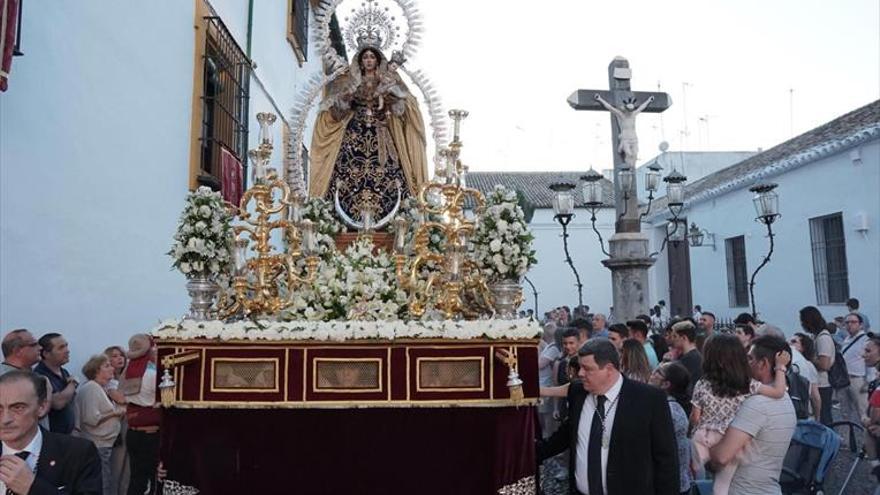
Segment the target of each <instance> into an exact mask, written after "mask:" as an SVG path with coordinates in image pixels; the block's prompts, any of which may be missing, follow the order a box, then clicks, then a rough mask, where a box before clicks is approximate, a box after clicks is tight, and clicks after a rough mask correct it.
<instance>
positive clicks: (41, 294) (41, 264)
mask: <svg viewBox="0 0 880 495" xmlns="http://www.w3.org/2000/svg"><path fill="white" fill-rule="evenodd" d="M24 7H25V8H24V10H23V16H22V24H21V26H22V27H21V32H20V34H21V46H20V49H21V51H22V52H23V53H24V55H23V56H19V57H15V59H14V61H13V65H12V72H11V75H10V78H9V89H8V90H7V91H6V92H4V93H0V332H2V333H5V332H6V331H8V330H10V329H13V328H19V327H27V328H29V329H31V330H32V331H33V332H34V333H35V334H36V335H37V336H39V335H40V334H42V333H44V332H48V331H58V332H61V333H63V334H65V335H66V336H67V337H68V339H69V340H70V342H71V350H72V353H73V358H72V362H71V365H70V370H71V371H72V372H78V371H79V365H80V364H81V363H82V362H83V361H84V360H85V358H87V357H88V355H90V354H93V353H96V352H99V351H101V350H102V349H103V348H104V347H105V346H107V345H110V344H125V343H126V342H127V340H128V337H129V336H130V335H131V334H132V333H135V332H139V331H144V330H146V329H149V328H151V327H152V326H153V325H154V324H155V323H156V322H157V321H158V320H159V319H162V318H168V317H174V316H178V315H181V314H184V313H185V312H186V310H187V305H188V301H189V298H188V296H187V294H186V291H185V289H184V283H185V279H184V278H183V277H182V276H181V275H180V274H179V273H177V272H176V271H171V269H170V266H171V259H170V258H169V257H167V256H164V253H165V252H167V251H168V250H169V249H170V246H171V243H172V236H173V234H174V232H175V229H176V224H177V218H178V215H179V214H180V211H181V209H182V207H183V204H184V199H185V197H186V194H187V191H188V190H190V189H192V188H194V187H196V185H198V184H210V185H212V186H215V187H216V186H218V185H219V182H218V179H219V172H218V170H219V169H218V163H219V156H218V154H219V150H220V148H221V147H223V148H226V149H228V150H230V151H231V152H232V153H233V155H235V156H236V157H237V158H238V159H239V160H242V161H244V160H243V158H244V156H243V153H244V152H245V151H246V150H247V149H250V148H254V147H256V142H257V134H258V132H257V131H258V129H259V126H258V124H257V121H256V118H255V115H256V113H257V112H272V113H275V114H277V115H278V116H279V119H278V121H277V122H276V123H275V126H274V130H275V144H276V152H275V154H274V156H273V160H274V165H275V166H276V167H277V168H279V169H282V168H283V165H284V163H283V162H284V160H285V153H284V151H283V150H282V146H280V144H281V143H284V142H287V141H288V140H287V138H288V136H287V135H286V134H287V131H288V130H289V129H288V127H289V126H288V122H286V120H285V114H286V113H287V112H288V110H289V109H290V107H291V105H292V104H293V103H294V101H295V98H296V96H297V90H298V89H299V88H300V87H302V86H303V85H305V84H306V83H307V81H308V79H309V78H310V77H311V75H312V74H314V73H315V72H316V71H320V70H321V61H320V58H319V57H318V55H317V53H315V48H314V46H313V45H314V43H309V40H308V32H309V31H308V29H309V27H308V26H309V23H311V22H314V19H313V17H312V8H313V4H311V3H310V2H309V0H280V1H271V2H264V1H260V2H257V1H248V0H209V1H206V0H159V1H153V2H26V5H25V6H24ZM251 62H253V65H252V64H251ZM310 133H311V129H307V130H306V139H305V140H304V142H305V143H308V142H310V135H311V134H310ZM294 152H303V150H291V151H290V153H294Z"/></svg>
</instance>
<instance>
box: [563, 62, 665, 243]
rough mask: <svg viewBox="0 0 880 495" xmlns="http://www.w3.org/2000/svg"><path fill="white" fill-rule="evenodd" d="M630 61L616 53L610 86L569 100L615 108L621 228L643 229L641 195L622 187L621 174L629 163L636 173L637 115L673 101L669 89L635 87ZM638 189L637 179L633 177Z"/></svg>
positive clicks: (575, 103) (595, 107)
mask: <svg viewBox="0 0 880 495" xmlns="http://www.w3.org/2000/svg"><path fill="white" fill-rule="evenodd" d="M631 77H632V71H631V70H630V68H629V62H628V61H627V60H626V59H625V58H623V57H615V59H614V60H613V61H612V62H611V64H610V65H609V66H608V86H609V89H608V90H593V89H579V90H577V91H575V92H574V93H572V95H571V96H569V97H568V104H569V105H571V107H572V108H574V109H575V110H601V111H608V112H611V126H612V128H613V129H616V130H617V132H613V133H612V143H613V147H614V188H615V190H614V196H615V209H616V210H617V218H618V220H617V224H616V229H615V230H616V231H617V232H640V230H641V229H640V225H639V202H638V195H637V194H635V190H633V191H620V190H619V188H620V186H619V181H618V180H617V174H618V173H619V172H620V169H621V168H624V167H629V168H630V170H631V171H632V172H633V174H635V169H636V163H637V161H638V154H639V138H638V136H637V135H636V117H637V116H638V115H639V114H640V113H642V112H647V113H660V112H662V111H664V110H666V109H667V108H669V106H670V105H671V104H672V100H671V98H670V97H669V95H668V94H666V93H652V92H644V91H632V90H631V89H630V78H631ZM632 187H633V188H634V189H635V188H636V181H635V179H634V180H633V186H632Z"/></svg>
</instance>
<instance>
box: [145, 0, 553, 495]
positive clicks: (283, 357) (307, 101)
mask: <svg viewBox="0 0 880 495" xmlns="http://www.w3.org/2000/svg"><path fill="white" fill-rule="evenodd" d="M338 3H339V1H338V0H333V1H328V2H324V3H321V4H319V5H318V7H317V10H316V12H315V18H316V19H317V20H318V21H319V22H317V23H316V25H315V26H314V27H313V33H312V36H313V39H316V40H317V41H318V44H319V47H320V50H321V51H322V53H323V54H324V56H323V60H324V71H323V72H322V73H321V74H319V75H316V76H315V77H314V78H313V79H312V81H311V83H310V85H309V86H308V87H307V88H306V89H305V90H303V92H302V94H301V95H300V102H299V103H298V104H297V105H296V107H295V108H294V109H293V110H292V112H291V116H290V119H289V120H290V122H292V124H291V125H292V126H293V131H294V132H293V143H292V144H291V146H292V147H293V148H292V149H299V148H300V146H301V142H302V139H303V130H304V128H305V122H306V119H307V116H308V115H309V114H310V112H311V111H312V110H313V105H314V103H316V102H317V100H318V99H319V98H318V96H319V95H323V97H322V98H320V100H321V101H320V106H319V107H318V108H317V120H316V121H315V124H314V130H313V137H312V146H311V149H310V152H311V156H312V160H311V164H310V168H311V170H310V172H309V181H308V184H309V185H308V188H306V186H305V184H306V181H305V177H303V167H302V164H301V163H295V164H294V166H293V167H288V168H287V169H286V170H283V171H282V172H281V173H279V172H278V171H277V170H276V169H275V168H274V167H272V166H270V163H271V159H272V151H273V132H272V124H273V122H274V121H275V119H276V117H275V116H274V115H272V114H268V113H261V114H258V116H257V119H258V121H259V123H260V133H259V146H258V148H257V149H254V150H251V151H250V152H249V153H248V156H249V159H250V162H251V164H250V174H249V180H248V182H249V188H247V189H246V190H245V191H243V192H241V191H238V192H236V191H234V190H226V189H225V188H224V190H223V191H222V194H221V193H218V192H212V191H210V190H208V189H206V188H200V189H198V190H196V191H194V192H192V193H191V194H190V195H189V197H188V198H187V204H186V207H185V209H184V211H183V214H182V216H181V220H180V224H179V227H178V232H177V234H176V235H175V239H174V240H175V242H174V244H173V247H172V250H171V252H170V253H169V254H170V255H171V257H172V258H173V259H174V266H175V267H176V268H177V269H179V270H180V271H181V272H182V273H183V274H185V275H186V277H187V279H188V282H187V289H188V291H189V294H190V296H191V297H192V303H191V309H190V314H189V315H187V316H186V317H184V318H181V319H175V320H168V321H164V322H162V323H160V324H159V325H158V326H157V327H156V328H155V329H154V330H153V335H155V336H156V338H157V341H158V346H159V374H160V383H159V392H158V395H159V398H160V400H161V404H162V407H163V419H162V428H161V456H160V457H161V459H162V461H163V463H164V466H165V468H166V469H167V471H168V477H167V481H166V483H165V486H166V492H168V493H171V492H172V491H169V490H173V493H211V494H221V493H303V494H343V493H350V494H372V493H376V494H379V493H381V494H389V493H403V492H409V491H416V492H419V493H427V494H435V493H436V494H495V493H502V494H512V493H534V490H535V487H534V485H535V472H536V462H535V457H534V448H533V445H534V439H535V426H534V425H535V411H534V407H532V406H533V405H534V404H535V402H536V400H537V396H538V385H537V374H538V373H537V346H536V344H537V340H536V338H537V336H538V335H539V333H540V327H539V326H538V325H537V324H536V323H535V322H533V321H531V320H528V319H517V317H516V314H517V313H516V312H517V309H518V307H519V305H520V303H521V300H522V292H521V289H520V279H521V277H523V276H524V275H525V274H526V272H527V271H528V269H529V267H530V266H531V265H533V264H534V263H535V258H534V251H533V250H532V249H531V242H532V236H531V234H530V233H529V231H528V228H527V225H526V223H525V221H524V216H523V212H522V210H521V209H520V207H519V206H518V205H517V200H516V194H515V193H514V192H513V191H510V190H506V189H504V188H502V187H500V186H499V187H497V188H496V189H495V190H494V191H492V192H491V193H489V194H488V195H487V196H485V197H484V195H483V194H481V193H480V192H479V191H477V190H476V189H473V188H469V187H468V186H467V181H466V175H467V167H466V166H464V165H463V164H462V161H461V159H460V155H461V150H462V141H461V139H460V125H461V122H462V120H463V119H464V118H465V117H466V116H467V112H465V111H462V110H453V111H450V112H448V115H449V117H450V118H451V119H452V121H453V123H454V125H453V129H454V131H453V133H452V138H451V140H447V139H446V131H445V125H444V119H445V116H446V115H447V114H446V113H444V112H443V111H442V110H441V109H440V106H439V100H438V99H437V95H436V93H435V92H434V91H433V90H431V89H430V85H429V83H428V81H427V78H426V77H425V75H424V74H423V73H422V72H421V71H418V70H409V69H408V68H407V67H406V65H405V63H406V59H407V58H409V57H410V56H411V55H412V54H413V52H414V50H415V44H416V41H417V39H418V36H419V29H418V26H419V21H418V12H417V11H416V9H415V5H414V3H413V2H412V1H411V0H403V1H400V2H398V4H399V7H400V10H402V12H403V16H402V18H403V19H404V20H406V22H407V31H406V35H405V36H402V35H401V34H400V30H399V27H398V26H396V25H395V22H394V19H393V16H392V15H391V14H390V13H389V11H388V9H387V8H383V7H380V6H379V5H377V4H376V3H375V2H370V1H368V2H365V3H363V4H361V7H360V9H359V10H358V11H355V12H354V13H352V15H351V17H350V18H347V23H348V25H347V28H346V30H345V39H346V41H347V43H348V46H349V48H350V49H351V51H352V52H353V53H354V55H353V57H352V59H351V61H350V63H349V62H348V61H345V60H344V59H343V58H342V57H340V56H339V54H337V53H336V50H335V49H334V48H333V47H332V46H331V43H330V41H329V34H328V33H329V28H328V22H329V20H330V18H331V16H332V14H333V13H334V11H335V9H336V6H337V4H338ZM399 39H402V44H400V46H399V50H395V51H393V53H392V55H391V56H390V57H388V58H386V55H385V54H386V53H387V52H388V51H389V50H391V49H392V48H394V47H395V46H396V45H395V43H396V42H397V41H398V40H399ZM405 81H408V82H409V83H410V84H411V85H413V86H414V87H416V88H418V89H419V92H420V93H421V96H422V101H423V102H424V104H425V106H426V107H427V108H428V111H429V113H430V116H429V117H430V118H429V125H430V128H431V130H432V138H433V140H434V143H435V145H436V149H437V150H438V152H437V157H436V158H435V159H434V165H435V173H434V174H433V178H432V179H431V180H429V179H428V167H427V160H426V154H427V153H426V140H427V138H426V131H425V123H424V121H423V119H422V116H421V111H420V108H419V100H417V98H416V95H415V94H414V93H413V92H411V91H410V88H409V86H408V85H407V83H406V82H405ZM312 115H313V113H312ZM294 155H297V154H296V153H294ZM238 196H240V197H238ZM232 205H235V206H232Z"/></svg>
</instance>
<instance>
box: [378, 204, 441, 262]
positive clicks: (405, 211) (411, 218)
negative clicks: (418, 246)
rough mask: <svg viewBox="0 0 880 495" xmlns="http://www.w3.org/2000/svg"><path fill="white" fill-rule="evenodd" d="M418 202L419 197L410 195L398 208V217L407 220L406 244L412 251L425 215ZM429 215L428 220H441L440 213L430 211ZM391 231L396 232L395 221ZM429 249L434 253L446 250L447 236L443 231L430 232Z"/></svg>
mask: <svg viewBox="0 0 880 495" xmlns="http://www.w3.org/2000/svg"><path fill="white" fill-rule="evenodd" d="M418 204H419V201H418V198H416V197H415V196H410V197H408V198H406V199H404V200H403V201H402V202H401V203H400V210H398V211H399V213H398V214H397V218H404V219H405V220H406V225H407V232H406V245H407V246H408V247H409V249H410V251H411V250H412V246H413V242H414V239H415V233H416V229H417V228H418V226H419V225H420V224H421V223H422V222H423V221H424V215H423V214H422V212H421V211H419V208H418ZM427 217H428V218H427V220H428V221H433V222H440V220H441V219H440V215H436V214H433V213H428V214H427ZM391 232H396V226H395V225H394V224H393V223H392V224H391ZM428 249H429V250H430V251H431V252H433V253H444V252H446V236H445V235H444V234H443V232H441V231H439V230H436V229H435V230H433V231H432V232H431V233H430V235H429V236H428Z"/></svg>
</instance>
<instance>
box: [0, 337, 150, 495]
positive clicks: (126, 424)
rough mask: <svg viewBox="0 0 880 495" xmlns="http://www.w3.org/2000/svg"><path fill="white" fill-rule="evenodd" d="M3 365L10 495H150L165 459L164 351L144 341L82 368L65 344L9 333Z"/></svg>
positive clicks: (111, 350)
mask: <svg viewBox="0 0 880 495" xmlns="http://www.w3.org/2000/svg"><path fill="white" fill-rule="evenodd" d="M2 351H3V362H2V364H0V441H2V448H3V450H2V456H0V493H4V494H10V493H12V494H29V493H62V491H59V489H60V488H59V487H64V488H63V489H64V490H65V491H63V493H82V494H95V495H97V494H103V495H124V494H129V495H143V494H144V493H152V492H151V490H155V477H156V472H157V468H158V467H159V466H158V465H157V462H158V455H159V434H158V432H159V416H160V415H159V409H158V408H157V404H156V400H155V397H156V346H155V345H154V343H153V339H152V338H151V337H150V336H148V335H145V334H137V335H134V336H132V337H131V339H130V340H129V342H128V350H126V349H124V348H122V347H121V346H111V347H108V348H106V349H104V351H103V352H100V353H98V354H95V355H93V356H92V357H90V358H89V359H88V361H86V363H85V364H84V365H83V367H82V370H81V371H82V376H83V377H85V381H84V382H83V383H79V381H78V380H77V378H76V377H74V376H73V375H72V374H71V373H70V372H69V371H68V369H67V368H65V365H66V364H68V362H69V361H70V348H69V343H68V341H67V339H65V338H64V336H63V335H61V334H59V333H55V332H50V333H46V334H44V335H42V336H41V337H40V338H39V339H37V338H35V337H34V335H33V334H32V333H31V332H30V331H29V330H26V329H16V330H12V331H10V332H8V333H6V334H5V335H4V336H3V340H2Z"/></svg>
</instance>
